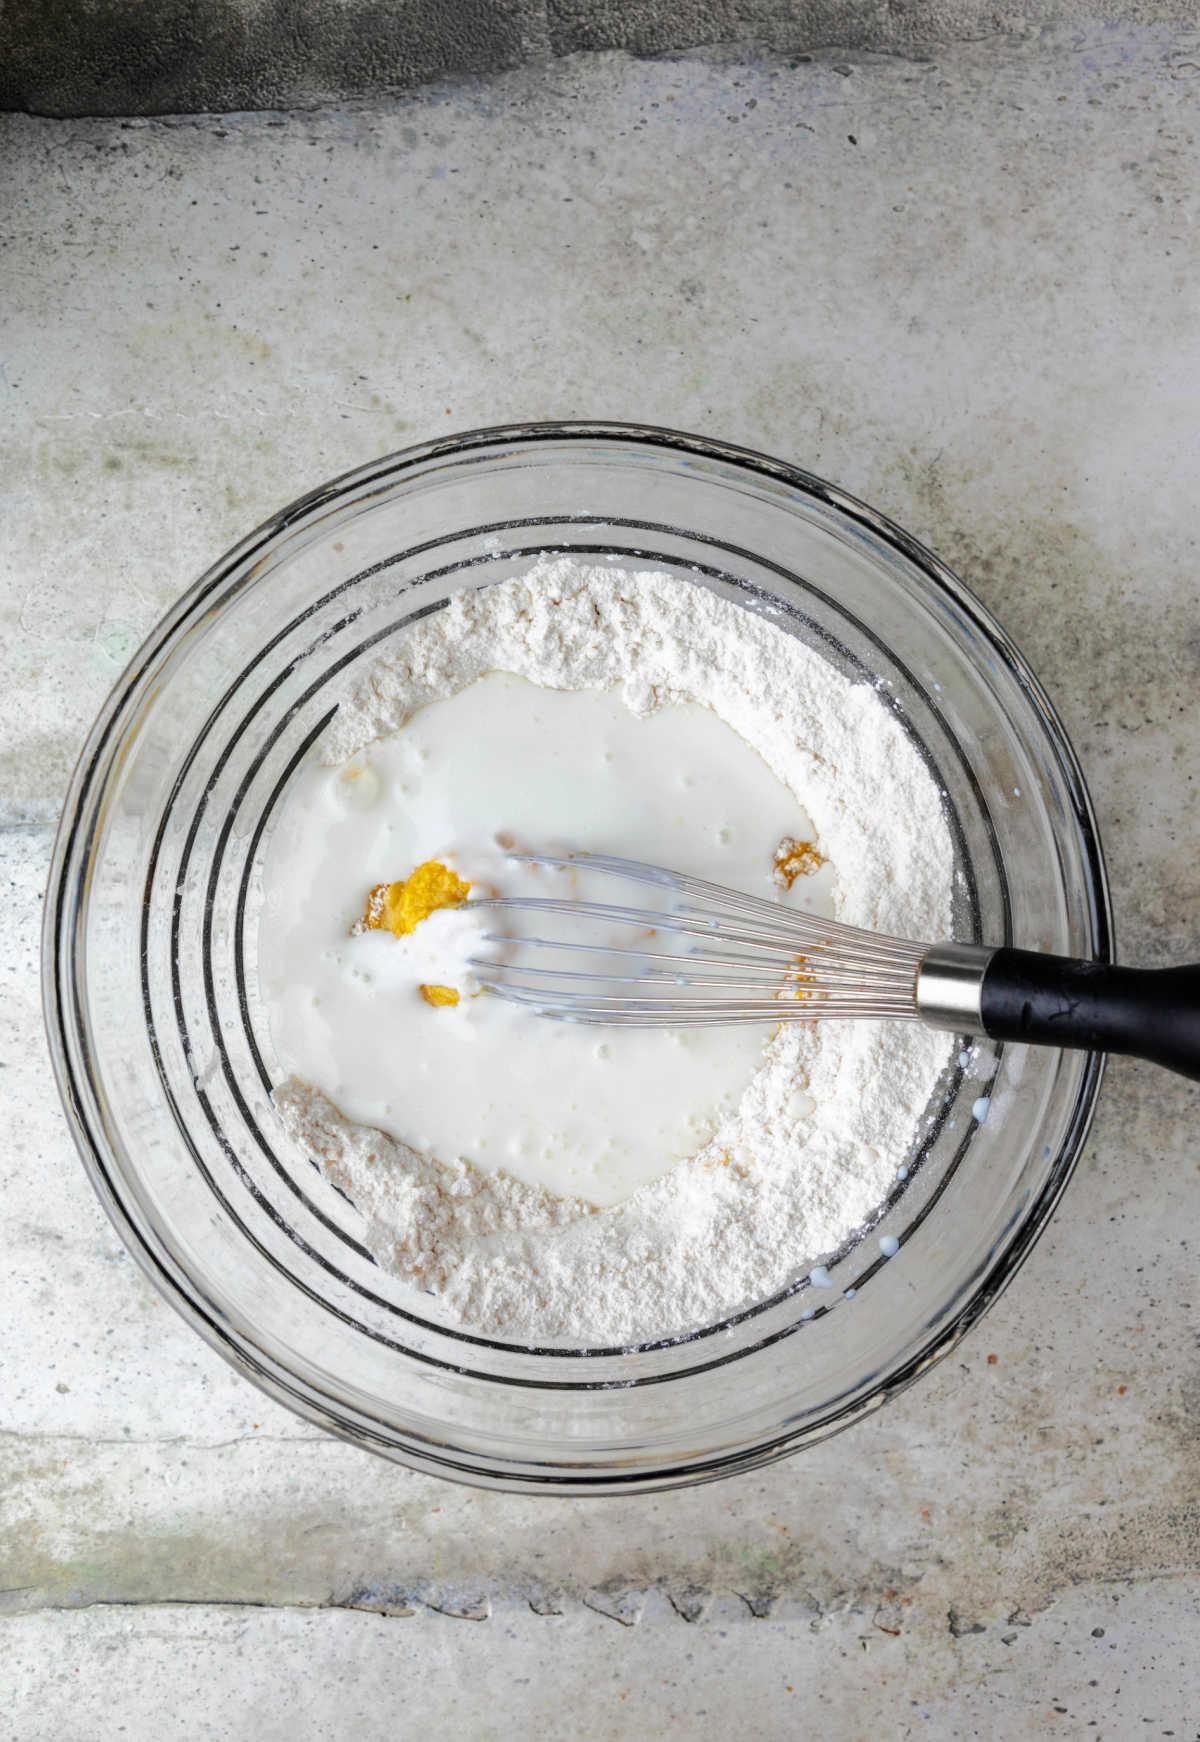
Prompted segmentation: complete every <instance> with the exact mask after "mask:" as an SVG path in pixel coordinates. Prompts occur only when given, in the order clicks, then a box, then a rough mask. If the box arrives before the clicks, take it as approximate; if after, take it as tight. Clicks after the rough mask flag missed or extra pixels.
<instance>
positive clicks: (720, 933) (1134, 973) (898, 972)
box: [471, 853, 1200, 1078]
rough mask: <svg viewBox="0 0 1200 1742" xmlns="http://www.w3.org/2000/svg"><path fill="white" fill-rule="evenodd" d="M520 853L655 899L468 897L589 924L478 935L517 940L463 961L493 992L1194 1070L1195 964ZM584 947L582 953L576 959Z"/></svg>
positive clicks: (551, 1007) (539, 1009)
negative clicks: (609, 934)
mask: <svg viewBox="0 0 1200 1742" xmlns="http://www.w3.org/2000/svg"><path fill="white" fill-rule="evenodd" d="M514 856H515V857H517V858H519V859H521V860H522V861H523V862H524V863H527V864H533V865H542V866H547V867H559V868H569V869H573V870H578V871H588V872H601V873H604V874H607V875H611V876H612V877H614V878H623V879H626V880H627V881H630V882H633V883H640V884H643V885H647V884H649V885H652V886H653V887H654V888H655V889H656V890H657V891H658V892H659V894H660V897H662V898H663V900H662V905H660V906H657V907H638V906H622V905H620V904H616V903H614V904H609V903H607V902H596V901H585V900H573V899H571V898H569V897H554V896H508V897H505V896H496V897H488V898H486V899H484V900H482V901H479V902H473V903H472V904H471V905H472V910H473V911H474V910H476V909H477V908H492V909H496V910H498V911H500V910H503V911H506V912H509V913H517V912H519V913H521V915H522V916H523V917H524V918H526V919H528V920H538V919H541V918H542V917H544V916H550V915H556V916H566V917H567V918H568V919H569V920H571V921H572V922H583V923H580V924H578V925H575V924H572V926H571V927H570V928H568V929H569V931H570V934H571V935H569V936H566V937H563V936H561V935H559V936H556V937H540V936H531V935H527V934H526V933H524V932H519V933H517V934H515V935H509V934H500V933H495V932H489V933H486V934H485V941H486V942H488V943H489V944H494V945H498V946H503V947H504V948H505V949H508V950H511V949H512V948H513V947H514V946H515V947H517V950H518V954H519V957H520V959H519V960H517V961H513V960H492V959H487V958H483V957H476V958H474V959H473V960H472V962H471V966H472V968H473V969H474V971H475V973H476V975H477V977H478V978H479V982H480V984H481V985H482V986H483V987H485V988H486V989H487V990H488V991H489V992H491V993H494V994H495V995H497V996H498V997H500V998H504V999H507V1000H508V1001H509V1002H511V1003H513V1004H517V1005H520V1006H522V1007H524V1008H525V1009H527V1010H530V1011H532V1012H534V1013H535V1014H536V1015H538V1016H544V1017H548V1018H551V1019H553V1020H555V1021H559V1022H580V1023H594V1024H601V1025H604V1026H608V1027H622V1028H707V1027H713V1026H716V1025H721V1024H727V1023H747V1022H770V1023H781V1022H814V1021H828V1020H831V1019H839V1020H846V1019H869V1020H881V1019H886V1020H891V1021H917V1022H923V1023H925V1024H926V1026H928V1027H930V1028H936V1029H945V1030H949V1031H951V1032H952V1033H957V1034H963V1033H968V1034H985V1035H987V1036H989V1037H990V1038H991V1039H992V1040H1014V1041H1026V1042H1031V1043H1033V1044H1035V1045H1041V1046H1056V1047H1076V1048H1083V1049H1085V1050H1088V1051H1097V1052H1118V1053H1131V1054H1133V1055H1135V1056H1136V1057H1139V1058H1144V1059H1148V1060H1150V1061H1151V1062H1152V1063H1154V1064H1159V1065H1164V1066H1166V1068H1167V1069H1168V1070H1173V1071H1177V1072H1178V1073H1179V1074H1180V1075H1182V1076H1185V1077H1193V1078H1200V966H1190V967H1180V968H1159V969H1136V968H1119V967H1115V966H1113V965H1111V964H1109V963H1103V962H1085V961H1075V960H1073V959H1071V958H1069V957H1066V956H1051V955H1042V954H1039V953H1037V952H1035V951H1031V950H1017V949H1009V948H998V949H993V948H988V947H987V946H984V945H980V944H960V943H935V944H923V943H914V942H910V941H909V940H908V939H905V938H893V937H884V936H880V935H877V934H876V933H874V932H870V931H864V930H862V929H860V928H859V927H857V926H852V925H845V924H843V923H841V922H840V921H838V920H832V919H824V918H821V917H820V916H819V915H816V914H810V913H804V912H801V911H799V910H798V909H795V908H789V907H784V906H782V905H781V904H779V903H778V902H773V901H765V900H763V899H761V898H760V897H757V896H753V895H745V894H742V893H741V892H740V891H738V890H735V889H725V888H723V887H722V886H721V885H720V884H717V883H707V882H705V881H704V880H703V879H702V878H699V877H689V876H686V875H684V874H683V873H681V872H678V871H668V870H665V869H663V867H661V866H658V865H646V864H643V863H641V861H639V860H636V859H621V858H614V857H611V856H609V855H607V854H602V853H579V854H574V855H572V856H571V857H569V858H559V857H555V856H553V855H550V854H543V853H520V854H517V855H514ZM587 922H602V923H604V924H605V925H606V926H607V927H618V928H621V931H622V932H628V933H629V934H630V938H631V941H630V942H629V943H627V944H613V943H611V942H609V941H607V939H605V940H603V941H599V942H595V941H592V942H589V940H588V935H587ZM543 929H545V928H543ZM551 929H553V928H551ZM576 933H578V935H576ZM619 935H620V934H619ZM672 946H673V947H672ZM565 952H570V954H569V956H568V955H567V954H565ZM531 954H532V955H533V956H535V957H538V958H539V959H537V960H532V961H531V960H529V959H528V958H529V956H530V955H531ZM580 958H582V959H584V960H585V961H586V962H587V964H588V965H587V966H586V967H579V966H577V965H576V964H577V961H578V960H579V959H580Z"/></svg>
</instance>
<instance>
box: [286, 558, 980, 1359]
mask: <svg viewBox="0 0 1200 1742" xmlns="http://www.w3.org/2000/svg"><path fill="white" fill-rule="evenodd" d="M490 671H505V672H512V673H515V674H516V675H517V676H519V677H524V678H527V679H529V680H531V681H532V682H534V683H538V684H543V685H545V686H546V687H548V688H553V689H572V690H581V689H601V690H609V689H613V688H616V689H617V690H618V692H619V694H620V695H621V697H622V699H623V700H624V702H625V703H626V705H627V706H628V707H630V708H631V709H633V710H634V712H635V713H639V714H644V713H648V712H650V711H652V710H653V709H655V708H659V707H663V706H666V705H668V704H673V703H684V702H698V703H701V704H702V705H704V706H706V707H708V708H711V709H712V710H713V712H714V713H715V714H717V715H719V717H720V718H721V719H722V720H724V721H725V722H726V724H727V725H729V726H731V727H732V728H733V729H734V730H735V731H737V732H740V733H741V734H742V736H743V737H744V738H745V739H746V740H747V741H748V742H749V743H750V744H751V745H752V746H753V747H754V749H755V750H757V751H758V753H759V754H760V755H761V756H762V758H763V760H764V761H765V762H766V763H767V764H768V766H769V767H770V768H771V769H772V770H773V771H774V773H775V774H776V775H777V776H778V778H779V779H780V780H781V781H782V782H783V783H784V785H785V786H787V787H788V788H789V789H790V790H791V791H792V792H793V793H794V794H795V797H796V799H797V801H798V803H799V804H800V805H801V807H802V808H803V809H804V810H805V811H806V812H807V813H808V815H809V816H810V817H811V818H812V820H813V822H814V824H815V825H816V829H817V834H818V845H819V848H820V852H821V853H822V855H823V856H824V857H825V858H826V859H827V860H829V861H830V862H831V863H832V865H833V867H834V869H835V871H836V873H837V880H836V884H835V889H834V905H835V913H836V915H837V917H838V918H839V919H844V920H847V921H849V922H850V923H852V924H855V925H862V926H867V927H870V928H872V929H875V930H879V931H885V932H892V933H894V934H896V935H899V936H907V937H914V938H920V939H934V938H943V937H948V936H950V929H951V905H952V904H951V897H952V888H953V879H954V855H953V849H952V844H951V839H950V832H949V828H948V825H947V822H946V817H945V813H944V810H943V806H942V800H941V795H940V794H939V791H938V788H937V786H936V785H935V783H934V780H933V778H932V776H931V775H930V773H929V770H928V768H927V767H926V765H925V763H924V762H923V761H922V759H921V757H920V756H919V754H918V753H917V751H916V749H915V747H914V746H913V744H912V742H911V741H910V740H909V738H908V737H907V736H906V734H905V732H904V731H903V729H902V727H901V725H900V723H899V721H898V719H897V718H896V716H895V714H894V712H893V711H892V709H891V708H890V706H889V704H888V703H887V701H886V700H885V699H883V698H882V697H881V695H880V693H879V692H878V691H877V690H876V688H875V687H874V686H873V685H871V684H869V683H855V682H852V681H851V680H850V679H848V678H846V677H844V676H843V675H842V674H841V673H840V672H839V671H838V670H837V669H836V668H835V667H834V666H833V665H832V664H830V663H829V661H827V660H826V659H824V658H822V657H821V656H820V655H819V654H817V653H815V652H813V651H812V650H811V649H810V648H808V647H806V646H805V645H804V644H803V643H802V642H800V641H798V640H797V639H796V638H795V637H794V636H792V635H790V634H788V633H786V632H785V631H784V630H782V629H780V628H778V627H777V626H776V625H774V624H773V623H771V622H769V621H767V620H766V619H765V618H763V617H760V616H757V615H754V614H752V613H751V612H749V611H747V610H745V609H744V608H742V607H740V606H738V605H734V604H730V603H727V602H726V601H724V600H722V599H719V598H717V597H716V596H715V595H714V594H713V593H711V592H710V591H709V590H708V589H707V588H704V587H701V586H697V585H695V584H693V583H690V582H688V581H684V580H680V579H677V578H675V577H673V576H669V575H666V574H661V573H655V572H645V571H642V572H637V573H629V572H626V571H624V570H621V569H618V568H615V567H613V566H609V565H606V564H597V565H591V564H585V563H581V562H579V561H577V560H576V559H574V558H570V557H546V558H543V559H541V560H540V561H538V562H537V563H535V564H534V565H533V566H532V567H531V568H530V569H529V570H528V571H527V572H526V573H524V574H522V575H520V576H518V577H516V578H515V579H511V580H507V581H503V582H500V583H498V584H496V585H494V586H491V587H486V588H480V589H476V590H473V591H471V592H467V593H463V594H460V595H458V596H457V597H456V598H455V599H453V600H452V601H451V603H450V604H449V605H448V606H447V607H446V608H445V609H444V610H442V611H440V612H438V613H437V614H436V615H434V616H432V617H428V618H425V619H423V620H422V621H421V622H420V623H418V624H416V625H414V626H413V627H412V628H411V629H409V630H407V631H406V632H405V634H404V636H403V638H402V640H401V641H400V642H399V643H398V644H397V645H396V647H395V649H394V650H393V651H392V652H391V653H390V654H389V655H388V656H387V657H386V658H383V659H381V660H379V661H378V662H377V663H376V664H375V665H373V666H372V668H371V669H370V671H369V672H368V673H367V675H366V676H365V678H364V679H363V680H362V681H361V682H360V684H359V686H358V687H357V689H356V690H355V691H354V693H353V694H352V695H351V696H350V697H349V698H348V699H347V701H345V702H344V703H343V705H342V706H341V708H340V709H339V711H338V714H337V717H336V719H335V721H334V722H333V724H332V726H331V728H330V731H329V733H328V735H327V737H326V739H325V741H324V743H323V746H322V751H321V755H322V760H323V761H325V762H326V763H330V764H332V763H338V762H341V761H343V760H345V759H346V758H348V757H350V756H351V755H353V754H354V753H355V752H356V751H358V750H360V749H362V748H363V747H364V746H365V745H367V744H368V743H370V742H372V741H373V740H374V739H376V738H380V737H383V736H384V735H386V734H388V733H391V732H394V731H396V730H397V729H398V728H399V727H401V726H402V725H403V724H404V721H405V720H406V719H407V718H408V716H409V715H410V714H411V713H412V712H413V711H414V709H416V708H419V707H422V706H423V705H424V704H425V703H427V702H432V701H436V700H440V699H442V698H444V697H447V696H450V695H454V694H456V693H457V692H458V691H459V690H461V689H464V688H465V687H466V685H468V684H469V683H471V682H473V681H474V679H476V678H477V677H480V676H482V675H483V674H484V673H485V672H490ZM950 1046H951V1042H950V1038H949V1037H948V1036H945V1035H938V1034H935V1033H932V1032H931V1031H929V1030H927V1029H925V1028H923V1027H921V1026H920V1025H918V1024H916V1023H893V1024H881V1023H854V1022H845V1023H825V1024H822V1023H814V1024H812V1025H811V1026H810V1025H804V1026H800V1025H793V1026H790V1027H787V1028H785V1029H783V1030H782V1031H781V1032H779V1033H778V1034H776V1035H775V1036H774V1037H773V1038H771V1039H769V1040H768V1042H767V1043H766V1045H765V1047H764V1054H763V1063H762V1065H761V1067H760V1069H759V1070H758V1072H757V1073H756V1075H755V1076H754V1078H753V1079H752V1081H751V1082H750V1084H749V1085H748V1087H747V1089H746V1091H745V1093H744V1095H743V1097H742V1100H741V1103H740V1105H739V1106H738V1108H737V1110H736V1112H735V1113H733V1114H732V1115H731V1116H729V1117H728V1118H726V1119H725V1120H724V1122H723V1123H722V1124H721V1125H720V1126H719V1128H718V1129H717V1131H716V1132H715V1133H714V1135H713V1138H712V1140H711V1142H709V1143H708V1144H706V1145H705V1147H704V1148H703V1149H702V1150H700V1151H699V1152H698V1153H697V1154H696V1155H695V1156H693V1157H691V1158H690V1159H689V1160H686V1161H684V1162H681V1163H680V1164H679V1165H678V1166H677V1167H675V1168H673V1169H672V1170H671V1172H669V1173H668V1174H666V1175H664V1176H663V1177H662V1178H660V1179H659V1180H657V1181H655V1182H654V1183H653V1184H651V1185H648V1186H646V1187H643V1189H642V1190H641V1191H639V1192H637V1193H636V1194H635V1195H634V1196H633V1197H631V1198H629V1199H627V1200H626V1201H625V1202H624V1203H622V1204H618V1205H616V1206H615V1207H613V1208H611V1209H606V1210H596V1209H594V1208H593V1207H592V1206H590V1205H588V1204H585V1203H583V1202H581V1201H580V1200H578V1199H571V1198H562V1197H558V1196H556V1195H555V1194H554V1193H552V1192H548V1191H545V1190H541V1189H538V1188H536V1187H531V1186H528V1185H526V1184H524V1183H522V1182H520V1181H518V1180H515V1179H513V1178H512V1177H511V1176H509V1175H507V1174H505V1173H503V1172H499V1171H497V1172H490V1171H485V1170H483V1169H480V1168H476V1167H474V1166H473V1165H472V1164H471V1163H470V1161H469V1160H465V1159H461V1158H451V1159H449V1160H446V1159H442V1158H433V1157H430V1156H424V1155H420V1154H417V1153H416V1152H415V1151H414V1150H412V1149H410V1148H408V1147H407V1146H406V1145H404V1144H403V1143H400V1142H397V1141H396V1140H395V1139H394V1138H391V1137H388V1136H386V1135H384V1134H383V1133H382V1132H379V1131H375V1130H372V1129H369V1128H367V1127H364V1126H361V1125H356V1124H355V1123H353V1122H352V1121H350V1120H347V1119H345V1118H343V1116H342V1115H341V1114H340V1113H339V1111H338V1110H337V1108H336V1107H335V1106H333V1104H332V1103H331V1102H330V1101H328V1100H327V1099H326V1098H325V1097H324V1096H323V1095H321V1094H319V1093H318V1092H317V1091H316V1090H314V1089H312V1088H310V1087H308V1086H307V1085H306V1084H304V1083H301V1082H298V1081H296V1080H295V1079H294V1078H293V1079H290V1080H289V1081H287V1082H285V1083H284V1084H282V1085H281V1086H280V1087H279V1088H278V1089H277V1090H276V1091H275V1097H274V1098H275V1104H276V1106H277V1108H278V1110H279V1114H280V1116H281V1118H282V1120H283V1122H284V1124H285V1125H286V1127H287V1129H288V1131H289V1132H290V1134H291V1135H292V1137H293V1138H294V1139H295V1140H296V1142H297V1143H298V1144H299V1145H301V1146H302V1148H303V1149H304V1150H305V1151H306V1152H307V1153H309V1154H311V1155H314V1156H316V1157H317V1159H318V1160H319V1162H320V1163H321V1165H322V1166H323V1168H324V1169H325V1171H326V1173H327V1174H328V1176H329V1178H330V1179H331V1180H332V1181H333V1183H334V1184H335V1185H337V1186H339V1187H340V1188H341V1189H342V1190H343V1191H344V1192H346V1193H347V1194H348V1196H349V1197H350V1198H351V1199H352V1200H353V1202H354V1203H355V1205H356V1206H357V1208H358V1210H359V1211H360V1212H361V1214H362V1216H363V1218H364V1220H365V1229H364V1233H363V1238H364V1241H365V1244H366V1245H367V1247H368V1248H369V1249H370V1251H371V1252H372V1253H373V1254H374V1256H375V1257H376V1259H377V1260H378V1262H379V1263H380V1264H381V1265H382V1266H383V1267H384V1269H386V1270H388V1271H391V1272H393V1273H394V1274H395V1275H397V1276H399V1277H402V1278H403V1279H405V1280H406V1281H408V1282H410V1283H412V1284H414V1285H415V1286H416V1287H418V1288H421V1289H424V1290H427V1291H430V1292H432V1293H433V1294H434V1295H436V1296H437V1297H438V1301H439V1314H438V1316H439V1317H444V1318H445V1319H446V1321H447V1322H450V1323H461V1324H462V1325H463V1326H464V1327H466V1328H469V1329H471V1330H473V1331H476V1332H482V1333H484V1334H486V1335H493V1336H499V1337H505V1338H511V1339H513V1340H514V1341H519V1342H537V1343H540V1342H545V1341H547V1340H551V1339H568V1340H570V1341H573V1342H579V1343H589V1344H617V1343H628V1342H634V1341H642V1340H645V1339H648V1338H654V1337H659V1336H663V1335H669V1334H672V1333H677V1332H682V1331H685V1330H687V1329H689V1328H694V1327H696V1326H698V1325H700V1324H704V1323H710V1322H713V1321H716V1320H720V1319H722V1318H724V1317H726V1316H728V1314H729V1313H730V1312H733V1311H736V1310H737V1309H739V1308H741V1307H743V1306H746V1305H749V1304H751V1303H753V1302H754V1301H758V1300H762V1299H764V1298H766V1297H767V1296H769V1295H771V1294H773V1293H775V1292H776V1291H777V1290H779V1289H780V1288H782V1287H784V1286H785V1285H786V1284H787V1283H788V1282H789V1281H790V1280H791V1279H792V1278H793V1277H794V1276H796V1275H797V1274H798V1273H799V1272H801V1271H803V1270H804V1269H806V1268H807V1267H808V1266H809V1265H811V1264H813V1263H815V1262H816V1261H817V1260H818V1259H820V1258H822V1257H826V1256H828V1255H829V1254H830V1253H832V1252H833V1251H834V1250H835V1249H836V1248H837V1247H839V1246H840V1245H842V1244H843V1243H844V1242H845V1241H846V1239H847V1238H848V1237H849V1236H851V1235H852V1234H853V1233H854V1231H855V1230H856V1229H858V1228H860V1227H861V1226H862V1224H863V1223H864V1222H865V1221H867V1220H868V1219H869V1218H870V1216H871V1214H872V1212H873V1211H874V1210H875V1209H876V1208H877V1206H878V1205H879V1204H880V1203H881V1202H882V1200H883V1198H884V1197H885V1196H886V1195H887V1192H888V1189H889V1187H890V1185H891V1183H892V1181H893V1180H894V1179H895V1177H896V1174H897V1171H898V1169H899V1168H900V1167H902V1166H903V1165H904V1164H905V1163H906V1162H907V1161H908V1160H909V1159H910V1158H911V1155H912V1151H913V1148H914V1145H915V1142H916V1140H917V1139H918V1137H919V1135H920V1131H921V1127H922V1124H923V1121H924V1120H925V1119H926V1117H927V1115H928V1109H929V1106H930V1102H931V1099H932V1097H933V1095H934V1092H935V1090H936V1089H937V1087H938V1083H939V1079H940V1077H941V1075H942V1072H943V1070H944V1068H945V1066H946V1065H947V1063H948V1060H949V1054H950Z"/></svg>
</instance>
